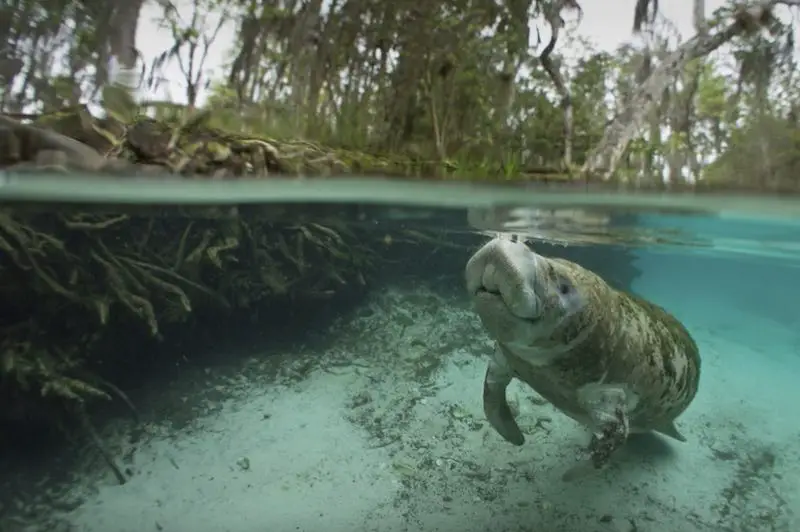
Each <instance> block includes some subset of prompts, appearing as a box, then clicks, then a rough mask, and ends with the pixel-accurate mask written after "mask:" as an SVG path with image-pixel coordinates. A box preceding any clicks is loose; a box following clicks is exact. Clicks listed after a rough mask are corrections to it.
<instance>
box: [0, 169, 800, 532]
mask: <svg viewBox="0 0 800 532" xmlns="http://www.w3.org/2000/svg"><path fill="white" fill-rule="evenodd" d="M67 183H70V184H69V185H67ZM0 201H4V202H5V205H6V206H7V207H8V209H9V210H5V209H4V212H5V214H3V216H4V217H6V216H12V217H14V219H17V220H22V219H26V220H30V219H36V220H39V222H37V223H40V224H41V227H42V228H48V227H49V228H52V227H54V225H53V224H55V222H53V221H52V220H57V219H59V217H61V219H62V220H63V219H70V220H76V219H77V218H75V216H77V214H76V213H80V212H89V211H91V212H95V213H100V214H96V216H101V215H102V216H104V217H105V218H104V219H110V218H113V217H114V216H115V215H119V214H127V215H128V216H129V217H130V218H131V219H136V218H137V217H140V218H141V219H140V220H136V225H135V227H137V228H138V229H137V230H136V231H133V230H128V232H127V233H125V232H123V233H116V234H114V235H113V237H112V236H109V237H108V239H107V240H109V241H111V240H112V239H113V238H116V239H119V238H131V239H134V238H135V239H140V238H143V235H144V233H145V232H147V231H149V230H150V229H147V228H152V227H153V226H156V227H166V228H168V227H178V226H179V225H174V226H171V225H169V224H170V223H171V222H170V221H173V222H174V221H175V220H178V219H179V220H181V223H183V224H184V225H183V226H181V227H184V226H185V225H186V223H188V222H191V221H194V222H195V224H196V227H200V228H214V227H220V226H214V225H213V224H214V223H217V224H221V223H222V222H219V220H215V221H214V220H212V221H209V219H210V218H212V217H219V216H227V217H228V218H229V219H233V220H234V222H232V223H233V225H237V224H244V225H248V224H250V222H251V220H253V219H255V218H256V217H258V216H266V215H267V213H269V216H270V217H271V218H272V220H273V221H272V223H273V224H274V227H275V235H276V236H275V238H276V239H277V238H278V236H277V235H278V234H279V232H280V231H296V232H303V230H304V229H301V228H305V230H308V231H311V232H312V233H313V234H312V236H313V237H315V238H318V239H323V238H327V237H325V234H326V233H325V231H324V230H322V229H315V227H325V228H331V227H333V228H335V229H336V231H337V234H344V233H345V232H352V234H353V235H355V237H354V238H357V239H358V240H359V241H361V242H363V244H364V245H365V246H367V247H369V249H370V250H371V251H372V252H373V253H374V254H375V256H376V259H375V260H376V261H377V262H376V264H377V266H375V265H373V266H372V267H371V268H369V272H368V273H365V275H364V279H363V282H361V281H362V279H358V276H355V277H353V280H352V281H351V280H350V279H349V278H348V279H347V280H345V281H346V282H343V283H342V285H341V289H338V288H337V289H336V290H329V289H328V288H327V287H321V288H320V291H319V294H317V295H318V296H319V297H318V298H317V299H314V298H309V299H306V300H304V301H302V302H300V301H297V302H296V304H295V303H293V301H294V300H293V299H287V300H284V301H283V302H282V303H280V305H281V307H280V308H260V309H258V311H257V312H256V311H251V312H250V311H249V312H240V313H238V314H235V318H236V319H227V320H226V319H224V318H222V317H213V316H212V318H211V319H208V318H206V319H205V320H198V321H197V322H196V323H195V324H194V325H191V326H189V327H188V329H187V328H183V329H181V328H174V330H173V329H165V330H164V331H162V336H163V338H162V340H161V341H160V342H155V341H153V340H148V339H147V338H146V336H147V335H146V334H144V332H143V331H144V329H143V328H142V327H138V326H136V325H134V322H135V320H134V318H132V317H131V316H130V315H126V314H125V312H126V311H125V310H124V309H118V308H116V307H114V308H112V309H111V312H113V313H117V312H118V313H122V315H123V316H124V317H123V318H122V319H123V320H129V321H130V323H131V325H130V329H131V331H132V332H131V333H130V334H128V335H126V336H125V337H124V338H123V337H119V338H117V339H116V340H115V339H114V338H112V339H111V340H110V341H108V342H106V344H105V345H106V347H105V349H106V350H107V351H109V352H110V351H114V350H115V349H116V350H121V351H125V352H126V353H128V354H127V355H126V356H127V358H126V359H125V360H124V362H119V361H118V362H115V363H119V364H120V365H121V367H123V369H122V370H121V371H116V372H115V371H110V370H108V374H109V375H113V376H114V378H116V379H117V380H118V382H119V383H120V386H122V387H123V388H124V391H125V392H126V393H127V394H128V395H129V396H130V398H131V401H132V402H133V403H134V404H135V407H136V409H137V410H138V411H139V414H140V417H141V420H140V422H139V423H135V422H134V421H133V420H132V419H131V416H130V415H129V412H128V411H127V410H126V408H122V407H111V408H107V407H105V408H102V409H99V410H96V411H92V419H93V420H94V423H95V425H96V428H97V431H98V432H99V433H100V434H101V435H102V438H103V441H104V445H105V446H106V448H107V449H108V450H109V452H110V453H111V454H112V455H113V457H114V460H115V462H116V463H117V465H118V467H119V469H120V470H121V471H122V473H123V475H124V476H125V483H124V485H120V483H119V481H118V479H116V478H115V476H114V475H113V474H112V472H111V469H110V468H109V467H108V466H107V465H106V464H105V463H104V462H103V460H102V459H101V458H100V456H99V454H98V451H97V450H96V448H95V447H94V446H92V445H91V442H87V441H86V440H85V439H84V438H80V437H78V439H77V440H75V441H74V442H73V443H71V444H68V443H66V442H62V441H60V440H55V439H54V440H53V442H51V444H49V445H48V444H46V443H43V442H41V441H39V442H36V441H31V440H24V438H25V437H28V438H33V437H38V438H42V437H43V436H41V435H40V434H41V433H39V432H31V434H34V435H36V436H29V435H25V434H22V433H20V434H17V435H16V438H15V437H14V434H12V435H11V436H10V437H9V438H8V439H9V440H11V441H12V442H14V445H9V446H8V447H9V448H8V450H6V451H5V453H6V455H5V460H4V461H3V462H4V463H3V465H2V469H0V472H1V473H2V474H3V477H2V479H0V480H2V490H1V491H0V495H1V496H2V498H1V499H0V525H2V527H0V528H2V530H11V531H14V530H52V529H54V528H53V527H62V528H58V529H60V530H80V531H92V532H94V531H97V532H100V531H111V530H114V531H120V532H122V531H131V532H140V531H147V530H158V531H161V530H163V531H166V532H183V531H186V532H190V531H198V530H220V531H230V532H249V531H260V530H287V531H288V530H299V531H308V532H310V531H315V530H323V529H325V530H332V531H340V530H341V531H361V530H363V531H406V530H409V531H410V530H415V531H416V530H440V531H445V530H461V531H485V530H498V531H523V530H525V531H527V530H545V531H578V530H580V531H587V532H588V531H606V530H608V531H626V532H628V531H631V532H632V531H639V532H642V531H663V530H686V531H688V530H698V531H716V530H719V531H756V530H757V531H790V530H799V529H800V515H798V514H800V482H798V478H800V443H798V442H800V422H798V418H797V410H798V405H800V388H798V387H797V385H796V383H797V381H798V378H799V377H800V313H798V310H797V309H798V306H797V301H798V300H799V299H800V282H798V275H799V274H800V231H798V229H800V205H799V204H798V203H796V202H794V201H791V200H767V199H759V200H755V199H747V198H741V197H740V198H731V197H692V196H644V195H621V194H611V193H608V194H599V193H594V194H586V193H584V192H582V191H580V190H570V191H566V192H565V191H561V190H540V189H519V188H499V189H487V188H475V187H466V186H455V185H454V186H449V185H441V184H438V185H424V184H421V183H414V184H406V183H399V184H398V183H381V182H378V183H373V184H364V183H359V182H356V181H351V180H348V181H338V180H323V181H300V182H280V181H273V182H261V183H257V184H253V183H249V182H233V183H228V182H226V183H220V182H197V181H192V182H189V181H186V182H175V183H158V184H151V183H147V182H143V181H137V180H129V181H124V182H120V181H102V180H99V181H98V180H93V181H86V182H79V181H75V182H67V181H64V179H63V178H59V179H55V180H48V179H41V180H38V181H37V180H30V179H27V180H21V181H20V180H17V179H16V178H6V179H5V181H4V182H3V183H2V186H0ZM67 203H69V205H68V204H67ZM181 204H184V205H183V206H181ZM186 204H193V205H194V207H191V208H190V207H189V206H187V205H186ZM232 208H233V209H234V210H231V209H232ZM25 217H27V218H25ZM192 217H194V218H192ZM98 219H99V218H91V220H94V221H97V220H98ZM3 220H7V218H3ZM48 220H50V221H49V222H48ZM86 220H89V218H87V219H86ZM153 220H155V222H153ZM148 224H151V225H148ZM230 226H231V225H230V224H229V225H227V226H226V227H230ZM293 228H294V229H293ZM6 229H7V227H4V229H3V230H6ZM315 231H316V232H315ZM223 232H224V231H223ZM0 234H2V236H3V237H4V238H5V239H6V240H8V238H9V234H8V233H7V232H6V233H3V232H2V230H0ZM110 234H111V233H109V235H110ZM281 234H284V233H281ZM285 234H289V233H285ZM498 234H509V235H510V234H514V235H517V236H519V237H520V238H524V239H528V240H529V241H530V242H531V245H532V246H533V247H534V248H535V249H537V250H538V251H539V252H540V253H542V254H545V255H553V256H560V257H565V258H568V259H570V260H573V261H575V262H577V263H579V264H581V265H583V266H585V267H587V268H589V269H592V270H594V271H595V272H597V273H599V274H600V275H602V276H603V277H604V278H605V279H606V280H607V281H608V282H609V283H610V284H611V285H613V286H615V287H618V288H620V289H626V290H629V291H632V292H635V293H637V294H639V295H641V296H643V297H645V298H647V299H650V300H651V301H653V302H655V303H657V304H659V305H661V306H663V307H665V308H666V309H667V310H669V311H670V312H672V313H673V314H674V315H675V316H677V317H678V318H679V319H680V320H681V321H682V322H683V323H684V324H685V325H686V326H687V328H688V329H689V330H690V332H691V333H692V335H693V336H694V338H695V340H696V342H697V343H698V345H699V346H700V349H701V354H702V357H703V370H702V376H701V385H700V391H699V393H698V396H697V398H696V400H695V401H694V403H693V404H692V405H691V407H690V408H689V410H688V411H687V412H686V413H685V414H684V415H683V416H681V418H680V419H679V421H678V423H679V425H680V427H681V430H682V432H683V433H684V435H686V437H687V439H688V441H687V442H685V443H678V442H675V441H672V440H669V441H668V440H666V439H664V438H660V437H655V436H654V437H652V438H644V439H639V440H637V441H633V442H631V443H630V445H629V446H628V447H626V448H625V449H623V450H622V451H621V452H620V453H619V454H618V455H617V456H616V457H615V459H614V460H613V463H612V465H611V466H610V467H609V468H608V469H606V470H604V471H601V472H598V473H597V474H596V475H591V476H588V477H585V478H582V479H580V480H577V481H574V482H570V483H567V482H564V481H562V480H561V477H562V474H563V473H564V472H565V470H567V469H568V468H569V467H570V466H572V465H573V464H574V463H575V462H576V460H577V459H578V457H579V456H580V453H581V450H582V449H584V448H585V446H586V444H587V442H588V434H587V433H586V431H585V430H584V429H582V428H581V427H580V426H578V425H577V424H576V423H575V422H574V421H572V420H570V419H569V418H567V417H566V416H564V415H563V414H561V413H559V412H558V411H556V410H555V409H553V408H552V407H550V406H549V405H547V404H544V403H543V402H542V401H541V400H540V399H538V398H537V396H536V395H535V394H534V393H533V392H532V391H531V390H530V389H528V388H526V387H525V386H524V385H522V384H520V383H514V384H513V385H512V387H511V392H510V396H511V398H512V402H513V404H514V407H515V408H516V409H517V410H518V412H519V414H518V417H517V419H518V421H519V423H520V426H521V428H522V430H523V432H525V433H526V435H527V442H526V444H525V445H523V446H522V447H515V446H513V445H511V444H509V443H507V442H505V441H504V440H502V438H500V437H499V436H498V434H497V433H495V432H494V431H493V430H492V429H491V428H490V427H489V425H488V423H487V422H486V420H485V418H484V414H483V410H482V404H481V393H482V381H483V375H484V371H485V367H486V362H487V360H488V356H489V353H490V352H491V347H492V344H491V341H490V340H489V338H488V337H487V335H486V333H485V331H484V330H483V329H482V326H481V324H480V321H479V320H478V318H477V316H476V314H475V313H474V311H473V310H472V309H471V307H470V304H469V302H468V300H467V296H466V290H465V288H464V273H463V272H464V267H465V265H466V262H467V260H468V259H469V257H470V256H471V254H472V253H474V252H475V251H476V250H477V248H478V247H479V246H480V245H481V244H482V243H484V242H486V241H487V240H488V239H489V238H490V237H492V236H496V235H498ZM125 235H127V236H125ZM180 236H181V235H179V234H176V235H173V238H174V241H175V242H178V241H179V240H180ZM329 236H330V235H329ZM198 238H199V237H198ZM281 238H282V237H281ZM331 238H332V237H331ZM65 242H66V245H67V246H73V248H70V250H71V252H72V253H73V258H74V257H78V256H82V255H80V254H81V253H87V254H88V253H89V252H90V251H89V249H86V248H81V247H79V246H78V244H76V243H75V242H77V240H72V239H67V240H65ZM143 242H144V241H143ZM293 242H294V241H293V240H290V239H289V240H287V241H286V244H287V246H293V245H294V244H293ZM351 243H352V242H351ZM147 245H148V244H147V242H144V243H143V244H142V246H147ZM277 245H278V244H276V246H277ZM76 246H78V247H76ZM142 249H145V248H144V247H143V248H142ZM270 249H272V248H270ZM276 249H277V248H276ZM292 249H295V248H292ZM3 253H4V256H3V257H2V268H3V270H2V271H3V276H4V279H3V284H4V285H5V284H7V283H8V282H11V281H9V279H12V278H13V282H19V281H18V280H19V279H32V277H25V276H21V277H20V276H18V275H16V274H14V275H12V274H11V273H10V272H11V271H12V270H13V264H12V262H11V261H10V257H9V255H8V252H7V251H3ZM220 253H224V252H220ZM242 253H244V252H242ZM87 256H88V255H87ZM241 256H242V257H246V256H258V255H253V254H250V255H248V254H246V253H244V254H242V255H241ZM293 256H296V255H293ZM260 257H261V260H267V259H266V258H264V256H260ZM154 260H155V259H154ZM313 266H315V265H313V264H312V267H313ZM316 266H319V265H316ZM224 267H226V268H239V270H241V271H246V270H249V269H256V270H257V269H259V268H261V267H263V264H258V263H253V264H242V263H241V260H239V262H238V263H233V262H231V263H224ZM178 270H179V269H178ZM178 270H176V271H178ZM239 270H237V271H239ZM366 271H367V267H366V266H365V272H366ZM98 275H99V274H98ZM351 284H352V285H353V286H350V285H351ZM30 289H31V290H33V287H32V286H31V287H30ZM333 292H337V293H335V294H334V293H333ZM338 292H340V293H338ZM8 303H9V302H6V304H8ZM293 304H295V306H293ZM48 312H51V314H48V315H55V316H59V318H58V319H59V320H60V319H61V318H62V317H63V320H64V321H65V322H68V321H69V319H70V317H69V316H66V315H60V314H58V313H57V312H56V314H52V312H54V311H52V309H51V310H48ZM43 316H44V309H43V310H42V313H41V314H40V318H41V319H45V318H44V317H43ZM33 319H34V320H36V319H37V316H33ZM137 327H138V328H137ZM97 329H98V330H99V329H101V326H100V325H98V326H97ZM139 329H142V331H140V330H139ZM137 339H138V340H137ZM134 341H140V342H141V344H135V345H133V346H132V345H129V344H130V343H131V342H134ZM115 342H116V344H115ZM123 344H124V345H123ZM109 356H110V355H109ZM118 359H119V357H117V359H113V360H118ZM109 378H111V377H109ZM117 403H119V401H117V402H116V403H113V404H117ZM9 426H10V427H12V429H9V430H14V431H20V430H21V428H24V422H20V420H19V419H17V420H16V421H15V423H14V424H13V425H9ZM20 442H23V444H22V445H20ZM20 447H24V449H20Z"/></svg>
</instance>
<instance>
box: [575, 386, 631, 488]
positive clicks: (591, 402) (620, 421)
mask: <svg viewBox="0 0 800 532" xmlns="http://www.w3.org/2000/svg"><path fill="white" fill-rule="evenodd" d="M578 401H579V403H580V404H581V406H582V407H583V408H584V409H585V410H586V412H587V413H588V414H589V417H590V419H591V422H592V425H593V430H592V441H591V442H590V443H589V456H590V460H589V461H583V462H581V463H579V464H578V465H576V466H575V467H573V468H571V469H569V470H568V471H567V472H566V473H565V474H564V476H563V477H562V478H563V479H564V480H566V481H571V480H575V479H576V478H579V477H581V476H584V475H585V474H586V473H589V472H590V471H591V470H593V469H595V470H596V469H602V468H603V467H605V466H606V465H608V462H609V459H610V457H611V455H612V454H613V453H614V451H616V450H617V449H619V448H620V447H621V446H622V445H623V444H624V443H625V442H626V441H627V440H628V434H629V433H630V424H629V421H628V414H629V413H630V412H631V410H632V409H633V408H634V407H635V406H636V403H637V401H638V398H637V397H636V395H635V394H634V393H632V392H631V391H629V390H627V389H626V388H625V387H624V386H619V385H614V384H602V383H594V384H589V385H586V386H584V387H583V388H581V389H580V390H578ZM589 466H591V467H589Z"/></svg>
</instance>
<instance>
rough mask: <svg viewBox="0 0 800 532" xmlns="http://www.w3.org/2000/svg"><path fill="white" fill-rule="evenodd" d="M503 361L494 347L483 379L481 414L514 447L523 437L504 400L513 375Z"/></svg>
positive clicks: (501, 355) (500, 354) (523, 439)
mask: <svg viewBox="0 0 800 532" xmlns="http://www.w3.org/2000/svg"><path fill="white" fill-rule="evenodd" d="M503 361H504V358H503V353H502V351H501V350H500V347H496V348H495V354H494V357H493V358H492V359H491V360H489V365H488V366H487V368H486V376H485V377H484V379H483V412H484V414H485V415H486V419H488V420H489V424H490V425H492V427H493V428H494V430H496V431H497V433H498V434H500V436H502V437H503V439H505V440H506V441H508V442H509V443H513V444H514V445H522V444H523V443H525V437H524V436H523V435H522V431H521V430H519V425H517V422H516V420H514V414H512V413H511V408H510V407H509V406H508V400H507V399H506V389H507V388H508V385H509V384H510V383H511V380H512V379H513V378H514V375H513V373H512V372H511V370H509V369H508V367H507V366H506V365H505V364H504V363H503Z"/></svg>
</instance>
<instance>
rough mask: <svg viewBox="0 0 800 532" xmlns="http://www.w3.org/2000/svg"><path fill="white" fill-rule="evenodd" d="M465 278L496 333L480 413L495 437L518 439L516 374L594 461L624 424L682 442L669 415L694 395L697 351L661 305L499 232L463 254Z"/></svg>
mask: <svg viewBox="0 0 800 532" xmlns="http://www.w3.org/2000/svg"><path fill="white" fill-rule="evenodd" d="M466 284H467V289H468V291H469V294H470V296H471V297H472V299H473V302H474V306H475V309H476V311H477V313H478V315H479V316H480V319H481V321H482V323H483V325H484V327H485V329H486V331H487V332H488V333H489V335H490V336H491V337H492V338H493V339H494V340H496V349H495V352H494V356H493V357H492V359H491V360H490V362H489V366H488V368H487V371H486V377H485V380H484V411H485V412H486V416H487V418H488V420H489V422H490V423H491V425H492V426H493V427H494V428H495V430H497V432H498V433H499V434H500V435H501V436H503V438H505V439H506V440H508V441H509V442H511V443H513V444H515V445H522V443H523V442H524V437H523V435H522V432H521V431H520V429H519V427H518V426H517V423H516V421H515V420H514V417H513V415H512V413H511V410H510V408H509V406H508V403H507V401H506V388H507V386H508V384H509V383H510V382H511V380H512V379H513V378H517V379H520V380H521V381H523V382H525V383H527V384H528V385H529V386H531V388H533V389H534V390H535V391H536V392H537V393H538V394H539V395H541V396H542V397H543V398H545V399H546V400H548V401H549V402H550V403H552V404H553V406H555V407H556V408H557V409H558V410H560V411H562V412H563V413H564V414H566V415H568V416H569V417H571V418H573V419H575V420H576V421H578V422H580V423H582V424H583V425H585V426H587V427H588V428H589V429H590V430H592V432H593V433H594V438H593V444H592V445H593V447H592V453H593V455H592V456H593V458H596V460H595V467H600V466H601V465H602V464H604V463H605V461H606V460H607V458H608V455H609V454H611V452H612V451H613V450H614V449H615V448H616V447H618V446H619V445H621V444H622V442H624V440H625V439H626V438H627V435H628V433H629V432H649V431H656V432H660V433H662V434H665V435H667V436H670V437H672V438H675V439H677V440H680V441H685V438H684V437H683V436H682V435H681V434H680V432H678V429H677V428H676V426H675V418H676V417H678V416H679V415H680V414H681V413H683V412H684V411H685V410H686V408H687V407H688V406H689V404H690V403H691V402H692V400H693V399H694V397H695V394H696V392H697V387H698V382H699V377H700V356H699V352H698V348H697V345H696V344H695V342H694V340H693V339H692V337H691V335H690V334H689V332H688V331H687V330H686V329H685V328H684V326H683V325H682V324H681V323H680V322H679V321H678V320H677V319H675V318H674V317H673V316H672V315H670V314H668V313H667V312H666V311H665V310H664V309H662V308H661V307H659V306H657V305H654V304H653V303H650V302H648V301H645V300H643V299H641V298H639V297H636V296H634V295H631V294H626V293H623V292H620V291H617V290H614V289H613V288H611V287H610V286H609V285H608V284H606V282H605V281H603V280H602V279H601V278H600V277H599V276H597V275H596V274H594V273H592V272H590V271H588V270H586V269H584V268H582V267H581V266H579V265H578V264H575V263H573V262H570V261H567V260H563V259H556V258H547V257H543V256H541V255H538V254H536V253H535V252H533V251H532V250H531V249H530V248H529V247H528V246H527V245H526V244H524V243H521V242H514V241H511V240H508V239H493V240H491V241H490V242H488V243H487V244H486V245H484V246H483V247H482V248H481V249H480V250H478V251H477V252H476V253H475V254H474V255H473V256H472V258H471V259H470V260H469V262H468V263H467V267H466Z"/></svg>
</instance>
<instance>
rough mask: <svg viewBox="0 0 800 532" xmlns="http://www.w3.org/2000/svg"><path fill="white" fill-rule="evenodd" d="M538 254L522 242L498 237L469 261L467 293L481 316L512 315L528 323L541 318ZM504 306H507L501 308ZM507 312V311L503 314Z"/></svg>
mask: <svg viewBox="0 0 800 532" xmlns="http://www.w3.org/2000/svg"><path fill="white" fill-rule="evenodd" d="M537 260H538V257H537V255H536V253H534V252H533V251H531V250H530V249H529V248H528V246H526V245H525V244H523V243H521V242H513V241H511V240H505V239H498V238H495V239H493V240H491V241H490V242H488V243H487V244H485V245H484V246H483V247H482V248H480V249H479V250H478V251H477V252H476V253H475V254H474V255H473V256H472V257H471V258H470V260H469V261H468V262H467V268H466V281H467V290H468V292H469V295H470V297H472V298H473V299H474V300H475V301H476V304H477V306H478V313H479V314H480V315H481V316H482V317H485V315H486V314H496V313H509V312H510V313H511V314H513V316H515V317H517V318H521V319H526V320H533V319H537V318H539V317H540V316H541V313H542V305H541V302H540V300H539V298H538V297H537V295H536V261H537ZM501 307H505V309H502V308H501ZM503 310H505V312H503Z"/></svg>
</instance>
